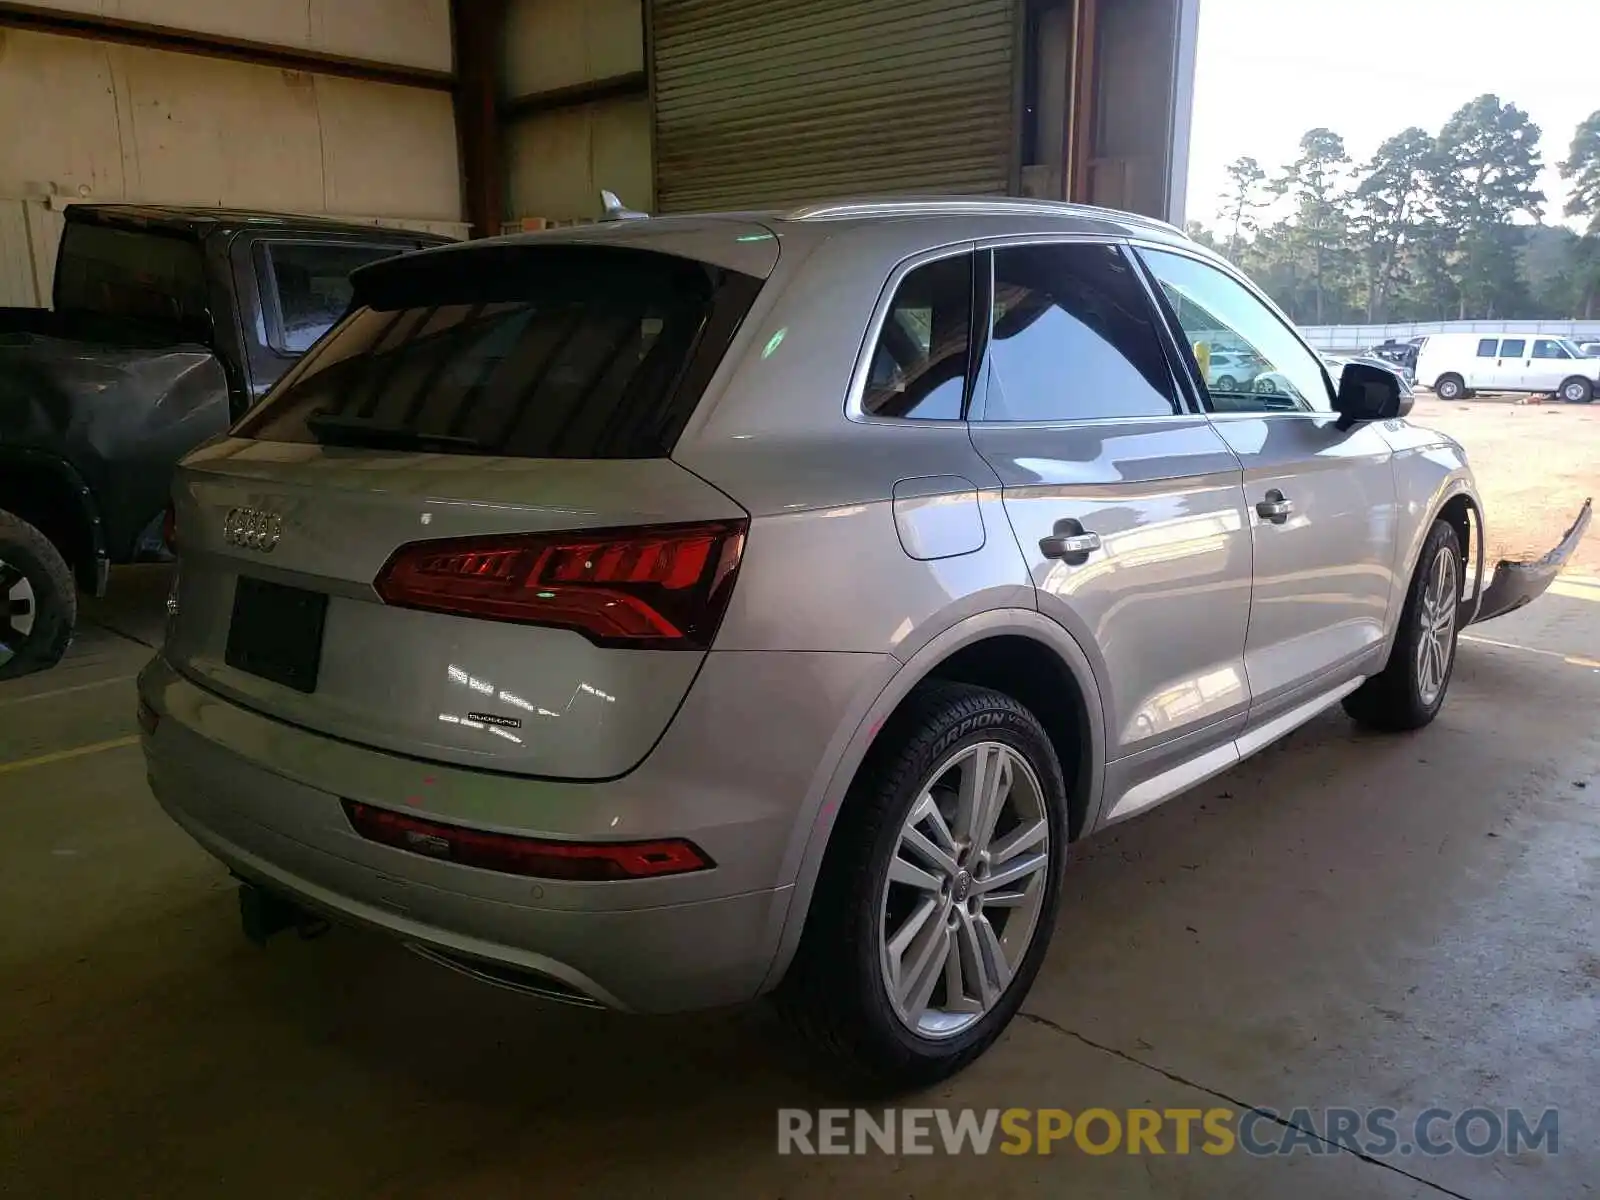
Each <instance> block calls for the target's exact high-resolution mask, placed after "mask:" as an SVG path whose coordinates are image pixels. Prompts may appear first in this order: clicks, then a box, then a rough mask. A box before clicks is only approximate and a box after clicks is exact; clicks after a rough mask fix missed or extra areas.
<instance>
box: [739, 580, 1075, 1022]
mask: <svg viewBox="0 0 1600 1200" xmlns="http://www.w3.org/2000/svg"><path fill="white" fill-rule="evenodd" d="M936 682H962V683H971V684H975V685H977V686H981V687H986V688H992V689H993V690H995V691H998V692H1002V693H1004V694H1006V695H1008V696H1012V697H1013V698H1014V699H1016V700H1018V701H1019V702H1020V703H1021V704H1023V706H1024V707H1027V708H1028V709H1029V711H1030V712H1033V713H1034V715H1035V716H1036V717H1037V718H1038V719H1039V721H1040V723H1041V724H1042V725H1044V727H1045V731H1046V733H1047V735H1048V736H1049V738H1050V742H1051V746H1052V748H1054V749H1055V752H1056V756H1057V758H1058V759H1059V760H1060V762H1061V767H1062V774H1063V776H1064V778H1065V781H1066V785H1067V790H1068V825H1069V828H1068V833H1069V837H1070V839H1071V840H1076V839H1077V838H1079V837H1080V836H1082V835H1083V833H1085V832H1086V831H1088V830H1090V829H1092V828H1093V827H1094V822H1095V820H1096V817H1097V814H1098V809H1099V805H1100V800H1101V794H1100V785H1101V778H1102V776H1103V773H1104V765H1105V718H1104V710H1103V708H1102V706H1101V700H1100V691H1099V687H1098V685H1097V683H1096V681H1095V674H1094V669H1093V667H1092V665H1091V663H1090V660H1089V657H1088V656H1087V655H1086V654H1085V653H1084V651H1083V649H1082V648H1081V647H1080V646H1079V645H1078V643H1077V642H1076V640H1074V639H1073V637H1072V635H1071V634H1070V633H1068V632H1067V630H1066V629H1064V628H1063V627H1062V626H1060V625H1058V624H1057V623H1056V622H1054V621H1052V620H1050V619H1049V618H1048V617H1045V616H1042V615H1041V614H1039V613H1038V612H1035V611H1031V610H1026V609H1009V610H999V611H991V612H987V613H982V614H979V615H977V616H974V617H970V618H968V619H967V620H965V621H962V622H960V623H959V624H957V625H955V626H953V627H951V628H950V629H947V630H946V631H945V632H944V633H942V634H940V635H939V636H937V637H935V638H934V639H932V640H931V641H930V642H928V643H927V645H925V646H923V647H922V649H921V650H919V651H918V652H917V653H916V654H914V655H913V656H912V657H911V658H910V659H909V660H908V661H907V662H906V663H905V664H904V665H903V666H902V667H901V668H900V669H899V670H898V671H896V672H895V674H894V676H893V677H892V678H891V679H890V680H889V682H888V684H887V685H886V686H885V687H884V689H883V691H882V692H881V693H880V694H879V696H878V698H877V700H876V701H875V702H874V703H873V705H872V706H871V708H870V709H869V710H868V712H867V715H866V716H865V717H864V718H863V719H862V721H861V722H860V724H859V726H858V727H857V730H856V733H855V736H854V737H853V738H852V739H851V742H850V744H849V747H848V749H847V750H846V752H845V753H844V754H843V755H842V756H841V757H840V760H839V762H838V765H837V766H836V767H835V769H834V772H833V775H832V776H831V779H830V782H829V784H828V786H827V788H826V790H825V791H824V793H823V795H822V797H821V800H820V803H819V804H818V805H817V806H816V807H815V808H814V809H812V810H811V811H809V812H807V813H805V814H802V815H801V818H800V822H799V824H800V825H801V827H802V828H803V829H804V830H805V831H806V840H805V844H804V850H803V853H802V854H801V856H800V859H799V863H798V867H797V870H796V874H795V878H794V887H793V892H792V894H791V896H790V900H789V904H788V908H787V912H786V914H785V916H784V919H783V922H782V926H781V930H780V933H779V938H778V944H777V946H776V948H775V955H774V958H773V962H772V965H771V967H770V969H769V971H768V974H767V978H766V980H765V981H764V983H763V985H762V990H763V991H767V990H770V989H771V988H773V987H775V986H777V984H778V983H779V982H780V981H781V980H782V978H783V975H784V972H785V971H787V969H788V967H789V964H790V962H791V961H792V959H793V957H794V952H795V949H796V948H797V947H798V945H799V942H800V935H801V933H802V932H803V930H804V928H805V922H806V916H807V914H808V912H809V910H810V907H811V900H812V895H813V892H814V890H815V887H816V883H817V877H818V875H819V874H820V872H821V867H822V861H823V857H824V856H825V854H826V852H827V848H828V844H829V842H830V840H831V836H832V833H833V829H834V826H835V824H836V822H837V819H838V816H839V811H840V807H841V805H842V804H843V803H844V801H845V797H846V794H847V793H848V792H849V790H850V787H851V785H852V783H853V782H854V781H855V779H856V777H857V776H858V775H859V774H860V773H861V771H862V770H863V768H864V766H865V765H866V764H867V762H868V756H869V755H870V754H871V753H872V751H873V748H874V747H875V746H881V745H888V744H889V743H887V742H886V741H883V740H882V739H883V738H884V737H885V735H886V734H889V735H891V736H892V734H893V733H894V730H895V726H894V720H895V717H896V715H897V714H903V713H904V712H905V711H906V709H907V707H908V705H909V703H910V702H911V699H912V697H913V695H914V694H915V693H916V692H917V690H918V689H919V688H920V687H921V686H923V685H924V684H928V683H936ZM1052 686H1054V687H1060V688H1062V689H1064V691H1065V695H1063V696H1062V697H1061V699H1060V700H1058V701H1055V702H1054V703H1052V702H1051V700H1050V699H1049V698H1047V697H1046V695H1045V693H1046V689H1048V688H1050V687H1052ZM1019 692H1022V693H1024V694H1022V695H1019V694H1018V693H1019ZM1030 699H1031V700H1032V701H1033V702H1032V703H1030ZM1036 705H1037V707H1036ZM1040 709H1044V710H1045V711H1043V712H1041V711H1039V710H1040Z"/></svg>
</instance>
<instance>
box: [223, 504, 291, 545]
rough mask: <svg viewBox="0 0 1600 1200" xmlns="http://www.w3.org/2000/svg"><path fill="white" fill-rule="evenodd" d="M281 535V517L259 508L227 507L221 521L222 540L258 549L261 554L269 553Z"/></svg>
mask: <svg viewBox="0 0 1600 1200" xmlns="http://www.w3.org/2000/svg"><path fill="white" fill-rule="evenodd" d="M282 536H283V518H282V517H280V516H279V515H278V514H277V513H275V512H268V511H266V510H265V509H261V508H234V509H229V510H228V516H227V518H226V519H225V520H224V521H223V522H222V540H223V541H225V542H227V543H228V545H230V546H239V547H241V548H243V549H245V550H259V551H261V553H262V554H271V553H272V548H273V547H274V546H276V545H277V544H278V539H279V538H281V537H282Z"/></svg>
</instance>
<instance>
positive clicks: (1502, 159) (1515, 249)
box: [1433, 93, 1545, 319]
mask: <svg viewBox="0 0 1600 1200" xmlns="http://www.w3.org/2000/svg"><path fill="white" fill-rule="evenodd" d="M1438 149H1439V153H1438V159H1437V163H1436V170H1435V173H1434V179H1433V188H1434V192H1435V194H1436V196H1437V198H1438V202H1439V206H1440V215H1441V218H1442V219H1443V222H1444V224H1445V225H1446V226H1448V227H1450V228H1451V229H1453V230H1455V231H1456V232H1457V233H1458V235H1459V237H1460V243H1459V246H1460V249H1459V252H1458V254H1457V255H1456V267H1455V277H1456V281H1457V284H1458V287H1459V291H1460V300H1459V308H1458V312H1457V316H1458V317H1460V318H1461V319H1465V318H1466V317H1467V316H1468V315H1469V314H1471V315H1474V316H1483V317H1494V316H1503V315H1504V314H1505V312H1506V311H1507V309H1508V307H1516V306H1517V305H1518V304H1519V302H1521V301H1524V300H1525V299H1526V288H1525V286H1524V285H1523V283H1522V278H1521V275H1520V273H1519V270H1518V267H1519V263H1520V251H1521V247H1522V243H1523V241H1524V237H1523V235H1522V234H1521V233H1520V232H1519V231H1518V229H1517V227H1516V224H1515V220H1516V218H1517V217H1519V216H1522V217H1528V218H1531V219H1532V220H1533V221H1535V222H1537V221H1538V220H1539V219H1540V218H1541V217H1542V216H1543V215H1544V201H1545V197H1544V193H1543V192H1541V191H1540V190H1539V188H1538V178H1539V170H1540V167H1541V165H1542V164H1541V161H1540V156H1539V127H1538V126H1537V125H1535V124H1534V123H1533V122H1532V121H1531V120H1529V119H1528V114H1527V113H1525V112H1523V111H1522V110H1521V109H1520V108H1518V107H1517V106H1516V105H1515V104H1503V103H1501V101H1500V98H1499V97H1498V96H1494V95H1491V94H1488V93H1485V94H1484V95H1482V96H1479V97H1477V98H1476V99H1474V100H1470V101H1468V102H1467V103H1466V104H1465V105H1463V106H1462V107H1461V108H1459V109H1457V110H1456V112H1455V114H1454V115H1453V116H1452V117H1451V118H1450V119H1449V120H1448V121H1446V122H1445V125H1444V128H1443V129H1442V130H1441V131H1440V133H1439V147H1438Z"/></svg>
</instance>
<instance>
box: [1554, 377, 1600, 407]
mask: <svg viewBox="0 0 1600 1200" xmlns="http://www.w3.org/2000/svg"><path fill="white" fill-rule="evenodd" d="M1561 398H1562V399H1563V400H1565V401H1566V402H1567V403H1568V404H1587V403H1589V401H1591V400H1593V399H1594V384H1593V383H1591V382H1589V380H1587V379H1585V378H1584V377H1583V376H1582V375H1574V376H1573V377H1572V378H1571V379H1569V380H1567V381H1566V382H1565V383H1563V384H1562V385H1561Z"/></svg>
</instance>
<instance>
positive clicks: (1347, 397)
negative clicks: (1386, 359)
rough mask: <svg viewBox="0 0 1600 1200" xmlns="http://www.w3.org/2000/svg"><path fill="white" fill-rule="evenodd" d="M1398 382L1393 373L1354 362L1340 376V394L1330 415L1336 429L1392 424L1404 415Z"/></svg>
mask: <svg viewBox="0 0 1600 1200" xmlns="http://www.w3.org/2000/svg"><path fill="white" fill-rule="evenodd" d="M1402 399H1403V397H1402V394H1401V391H1400V380H1399V378H1398V377H1396V375H1395V373H1394V372H1393V371H1388V370H1385V369H1384V368H1383V367H1374V366H1372V365H1371V364H1369V363H1358V362H1353V363H1349V364H1347V365H1346V366H1345V369H1344V372H1343V373H1342V374H1341V375H1340V376H1339V394H1338V396H1337V397H1336V398H1335V399H1334V402H1333V411H1334V412H1336V413H1338V414H1339V420H1338V422H1337V425H1336V428H1338V429H1341V430H1343V429H1349V428H1350V427H1351V426H1353V425H1359V424H1360V423H1361V422H1363V421H1392V420H1394V419H1395V418H1396V417H1399V416H1403V415H1404V408H1403V405H1402V403H1401V401H1402Z"/></svg>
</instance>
